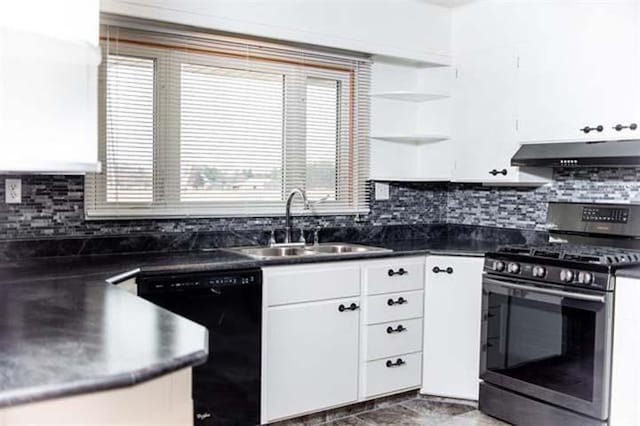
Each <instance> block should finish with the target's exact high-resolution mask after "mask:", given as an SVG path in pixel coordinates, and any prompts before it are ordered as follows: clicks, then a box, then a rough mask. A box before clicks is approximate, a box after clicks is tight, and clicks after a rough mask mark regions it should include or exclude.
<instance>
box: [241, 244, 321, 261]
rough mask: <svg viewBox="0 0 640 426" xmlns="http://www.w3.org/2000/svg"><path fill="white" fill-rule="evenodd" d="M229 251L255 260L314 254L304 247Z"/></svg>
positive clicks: (243, 248) (247, 248) (246, 248)
mask: <svg viewBox="0 0 640 426" xmlns="http://www.w3.org/2000/svg"><path fill="white" fill-rule="evenodd" d="M231 250H232V251H235V252H238V253H242V254H244V255H247V256H250V257H254V258H256V259H271V258H278V257H291V256H310V255H312V254H315V253H314V252H312V251H310V250H307V248H306V247H239V248H233V249H231Z"/></svg>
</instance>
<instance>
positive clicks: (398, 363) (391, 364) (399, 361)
mask: <svg viewBox="0 0 640 426" xmlns="http://www.w3.org/2000/svg"><path fill="white" fill-rule="evenodd" d="M406 363H407V362H406V361H404V360H403V359H402V358H398V359H396V362H393V361H391V360H389V361H387V368H392V367H400V366H401V365H404V364H406Z"/></svg>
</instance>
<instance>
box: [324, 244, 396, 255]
mask: <svg viewBox="0 0 640 426" xmlns="http://www.w3.org/2000/svg"><path fill="white" fill-rule="evenodd" d="M311 250H313V251H314V252H316V253H323V254H342V253H366V252H369V251H380V250H384V249H380V248H378V247H369V246H360V245H355V244H322V245H318V246H313V247H311Z"/></svg>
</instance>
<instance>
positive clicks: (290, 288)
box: [263, 263, 360, 306]
mask: <svg viewBox="0 0 640 426" xmlns="http://www.w3.org/2000/svg"><path fill="white" fill-rule="evenodd" d="M263 282H264V286H263V288H264V293H265V297H266V301H267V305H268V306H277V305H284V304H288V303H300V302H309V301H319V300H329V299H340V298H344V297H353V296H359V295H360V265H359V264H355V263H322V264H318V265H313V266H309V265H303V266H280V267H272V268H263Z"/></svg>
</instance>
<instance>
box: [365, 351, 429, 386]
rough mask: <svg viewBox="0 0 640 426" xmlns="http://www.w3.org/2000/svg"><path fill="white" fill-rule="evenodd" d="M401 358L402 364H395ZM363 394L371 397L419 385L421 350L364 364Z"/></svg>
mask: <svg viewBox="0 0 640 426" xmlns="http://www.w3.org/2000/svg"><path fill="white" fill-rule="evenodd" d="M399 359H400V360H402V365H389V364H388V363H392V364H395V363H397V362H398V360H399ZM365 374H366V376H365V396H366V397H371V396H376V395H382V394H385V393H389V392H394V391H398V390H402V389H408V388H412V387H417V386H420V383H421V377H422V352H418V353H413V354H408V355H398V356H392V357H389V358H383V359H379V360H377V361H369V362H367V364H366V366H365Z"/></svg>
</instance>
